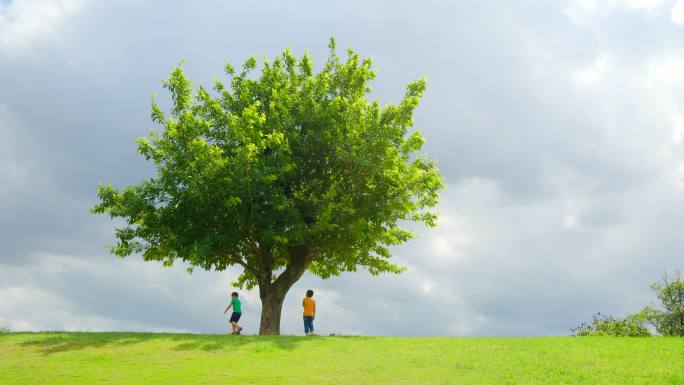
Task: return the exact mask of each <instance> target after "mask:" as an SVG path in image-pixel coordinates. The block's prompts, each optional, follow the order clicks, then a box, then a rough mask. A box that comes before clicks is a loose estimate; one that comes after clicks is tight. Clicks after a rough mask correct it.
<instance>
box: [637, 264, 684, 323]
mask: <svg viewBox="0 0 684 385" xmlns="http://www.w3.org/2000/svg"><path fill="white" fill-rule="evenodd" d="M651 288H652V289H653V290H655V292H656V293H657V296H658V299H659V300H660V304H661V305H660V306H659V307H658V306H656V305H649V306H646V307H645V308H644V310H642V311H641V313H640V314H641V316H642V317H643V318H645V319H647V320H648V321H649V322H650V323H651V324H652V325H653V326H654V327H655V329H656V330H657V331H658V333H660V334H662V335H664V336H684V279H682V276H681V274H680V273H679V272H675V273H674V274H668V273H665V274H664V275H663V277H662V278H661V280H660V282H656V283H654V284H652V285H651Z"/></svg>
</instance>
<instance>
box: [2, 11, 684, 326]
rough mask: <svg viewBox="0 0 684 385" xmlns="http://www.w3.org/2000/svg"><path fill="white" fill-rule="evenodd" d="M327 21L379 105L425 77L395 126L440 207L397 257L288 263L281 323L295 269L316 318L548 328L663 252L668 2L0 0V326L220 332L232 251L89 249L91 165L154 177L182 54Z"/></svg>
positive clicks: (637, 304)
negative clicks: (222, 258) (156, 116)
mask: <svg viewBox="0 0 684 385" xmlns="http://www.w3.org/2000/svg"><path fill="white" fill-rule="evenodd" d="M331 36H334V37H335V39H336V41H337V44H338V47H339V48H341V49H346V48H348V47H351V48H353V49H355V50H356V51H358V52H359V53H360V54H361V55H362V56H371V57H372V58H373V60H374V65H375V66H376V67H377V68H379V72H378V76H377V79H376V80H375V81H374V82H373V84H372V87H373V92H372V95H371V96H370V97H372V98H378V99H379V100H380V101H381V102H383V103H386V102H398V101H399V100H400V99H401V97H402V95H403V92H404V87H405V86H406V84H408V83H409V82H410V81H411V80H414V79H417V78H420V77H422V76H426V77H427V78H428V87H427V90H426V93H425V95H424V98H423V100H422V102H421V105H420V106H419V107H418V109H417V110H416V114H415V119H414V123H415V128H416V129H420V130H421V132H422V133H423V135H424V136H425V137H426V140H427V141H426V145H425V148H424V150H425V152H426V153H427V154H428V155H429V156H430V157H432V158H435V159H437V160H438V165H439V167H440V170H441V172H442V174H443V175H444V177H445V183H446V185H447V188H446V189H445V190H444V191H443V192H442V198H441V203H440V206H439V207H438V211H439V213H440V222H439V225H438V227H436V228H432V229H424V228H420V227H415V226H412V227H411V228H412V229H414V230H415V231H416V232H417V233H418V235H419V236H418V238H416V239H414V240H411V241H410V242H408V243H406V244H405V245H402V246H399V247H396V248H394V249H393V252H394V255H395V260H396V261H397V262H398V263H400V264H402V265H403V266H406V267H407V271H406V272H405V273H403V274H400V275H384V276H380V277H372V276H371V275H370V274H369V273H367V272H365V271H359V272H356V273H347V274H343V275H342V276H340V277H336V278H332V279H329V280H321V279H318V278H316V277H314V276H312V275H311V274H308V273H307V274H306V275H305V276H304V277H303V278H302V279H301V280H300V281H299V282H298V283H297V284H296V285H295V286H294V287H293V288H292V289H291V291H290V293H289V294H288V296H287V298H286V301H285V305H284V307H283V317H282V330H281V331H282V333H284V334H302V333H303V330H301V329H302V321H301V303H300V301H301V298H302V296H303V295H304V292H305V291H306V289H309V288H311V289H313V290H315V292H316V294H315V298H316V299H317V303H318V314H317V317H316V328H317V332H318V333H319V334H329V333H338V334H361V335H399V336H414V335H439V336H542V335H567V334H569V330H570V328H572V327H574V326H576V325H577V324H578V323H580V322H582V321H586V320H589V319H590V318H591V315H592V314H593V313H596V312H602V313H607V314H613V315H618V316H621V315H626V314H630V313H634V312H638V311H639V310H640V309H641V308H642V307H643V306H644V305H646V304H648V303H649V302H651V301H653V300H655V297H654V294H653V293H652V291H651V289H649V284H650V283H652V282H654V281H657V280H658V279H659V278H660V276H661V275H662V274H663V272H665V271H674V270H678V269H679V270H684V253H683V252H682V250H684V237H683V234H682V229H683V228H684V48H683V47H684V0H677V1H670V0H605V1H595V0H575V1H572V0H571V1H555V0H544V1H531V0H524V1H487V2H471V1H468V2H466V1H420V2H418V1H414V2H410V1H374V2H363V1H345V2H333V1H316V2H312V1H254V2H245V1H225V0H209V1H203V2H189V1H168V0H163V1H162V0H149V1H133V0H118V1H107V2H103V1H94V0H10V1H8V0H2V1H0V324H3V325H5V326H6V327H9V328H10V329H12V330H87V331H100V330H133V331H172V332H177V331H183V332H201V333H223V332H226V331H228V330H229V325H228V323H227V317H226V316H224V315H223V309H224V308H225V305H226V301H227V297H228V293H230V292H231V291H232V290H233V289H234V288H233V287H231V286H230V282H231V281H232V280H233V279H235V278H236V277H237V275H238V274H239V270H237V269H229V270H227V271H223V272H215V271H211V272H207V271H197V270H196V271H195V272H194V273H192V274H188V273H187V272H186V271H185V266H183V265H182V264H177V265H176V266H174V267H171V268H168V267H163V266H161V265H160V264H158V263H153V262H143V261H141V259H140V258H139V257H138V256H131V257H129V258H126V259H120V258H117V257H114V256H112V255H109V254H108V249H107V245H108V244H111V243H113V242H114V231H113V229H114V227H115V226H116V223H115V222H112V221H111V220H110V219H109V218H107V217H106V216H95V215H92V214H91V213H90V212H89V209H90V207H92V206H93V205H94V204H95V203H96V202H97V195H96V193H97V185H98V183H99V182H111V183H112V184H113V185H114V186H117V187H124V186H126V185H129V184H135V183H137V182H140V181H141V180H143V179H145V178H149V177H151V176H153V175H154V169H153V168H152V167H151V165H149V164H147V163H146V162H145V161H144V160H143V159H142V157H140V156H139V155H138V154H137V151H136V145H135V140H136V139H137V138H139V137H141V136H144V135H146V134H147V133H148V132H149V130H150V129H153V128H156V127H155V125H154V124H153V123H152V121H151V120H150V108H149V101H150V96H151V95H152V94H153V93H157V94H158V99H159V100H160V101H163V100H165V98H167V97H168V95H167V94H166V93H165V91H164V90H163V88H162V83H161V82H162V80H163V78H164V77H165V76H166V75H168V74H169V73H170V71H171V70H172V69H173V68H174V67H175V66H176V65H177V64H178V63H179V62H180V61H181V60H185V63H186V64H185V66H184V68H185V70H186V71H187V73H188V74H189V76H190V77H191V78H193V79H194V81H195V84H205V85H208V84H211V80H212V79H213V78H214V77H221V76H223V75H222V68H223V64H224V63H225V61H230V62H231V63H233V64H235V65H240V64H241V63H242V62H243V61H244V60H245V59H246V58H247V57H249V56H252V55H256V56H257V57H259V58H262V57H263V56H264V55H266V56H268V57H271V58H272V57H274V56H276V55H277V54H279V53H280V52H281V51H282V49H284V48H286V47H291V48H292V50H293V52H294V53H295V54H302V53H304V51H305V50H309V52H310V53H311V54H312V55H313V56H314V57H315V60H317V61H318V63H321V62H323V61H324V60H325V58H326V56H327V48H326V46H327V44H328V39H329V37H331ZM241 298H242V301H243V312H244V314H243V318H242V321H241V322H242V323H243V326H244V327H245V332H246V333H248V334H252V333H256V332H257V331H258V323H259V314H260V303H259V296H258V292H257V291H254V290H253V291H241Z"/></svg>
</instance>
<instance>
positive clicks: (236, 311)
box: [223, 291, 242, 334]
mask: <svg viewBox="0 0 684 385" xmlns="http://www.w3.org/2000/svg"><path fill="white" fill-rule="evenodd" d="M230 297H231V298H230V303H229V304H228V307H226V310H224V311H223V314H226V313H227V312H228V310H229V309H230V308H231V307H232V308H233V314H231V315H230V327H231V328H232V329H233V333H231V334H240V332H241V331H242V327H241V326H240V325H238V321H239V320H240V317H241V316H242V305H241V304H240V300H239V299H238V293H237V292H235V291H234V292H233V293H232V294H231V295H230Z"/></svg>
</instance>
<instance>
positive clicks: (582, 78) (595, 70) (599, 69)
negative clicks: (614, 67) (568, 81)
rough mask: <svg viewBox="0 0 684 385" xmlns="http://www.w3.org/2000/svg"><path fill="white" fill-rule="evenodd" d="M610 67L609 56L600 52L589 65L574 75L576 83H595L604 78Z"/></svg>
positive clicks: (583, 84)
mask: <svg viewBox="0 0 684 385" xmlns="http://www.w3.org/2000/svg"><path fill="white" fill-rule="evenodd" d="M607 68H608V58H607V55H606V54H605V53H602V54H600V55H599V56H598V57H597V58H596V60H594V62H593V63H592V64H591V65H589V66H588V67H584V68H582V69H580V70H579V71H577V72H575V74H574V75H573V80H574V81H575V84H578V85H581V86H588V85H594V84H596V83H598V82H600V81H601V80H602V78H603V77H604V76H605V73H606V69H607Z"/></svg>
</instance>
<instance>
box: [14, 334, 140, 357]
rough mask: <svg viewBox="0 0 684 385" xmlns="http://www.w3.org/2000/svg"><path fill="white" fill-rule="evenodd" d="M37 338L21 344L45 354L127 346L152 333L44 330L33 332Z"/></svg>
mask: <svg viewBox="0 0 684 385" xmlns="http://www.w3.org/2000/svg"><path fill="white" fill-rule="evenodd" d="M31 334H33V335H35V337H36V338H33V339H30V340H27V341H24V342H22V343H21V346H24V347H35V348H38V350H40V352H41V353H43V354H54V353H62V352H68V351H73V350H82V349H86V348H100V347H104V346H126V345H131V344H137V343H140V342H144V341H147V340H149V339H150V336H151V335H153V334H150V333H115V332H112V333H88V332H75V333H65V332H42V333H31Z"/></svg>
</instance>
